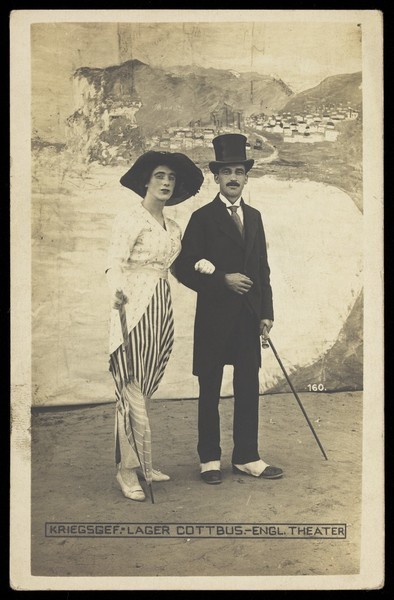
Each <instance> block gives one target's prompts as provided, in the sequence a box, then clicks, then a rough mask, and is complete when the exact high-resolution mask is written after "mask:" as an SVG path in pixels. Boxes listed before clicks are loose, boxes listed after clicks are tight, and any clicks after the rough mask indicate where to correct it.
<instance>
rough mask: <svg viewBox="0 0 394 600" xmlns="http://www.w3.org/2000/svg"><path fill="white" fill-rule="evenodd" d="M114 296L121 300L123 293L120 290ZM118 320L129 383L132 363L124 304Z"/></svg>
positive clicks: (120, 309)
mask: <svg viewBox="0 0 394 600" xmlns="http://www.w3.org/2000/svg"><path fill="white" fill-rule="evenodd" d="M116 296H117V297H118V298H119V300H122V298H123V292H122V291H121V290H116ZM119 318H120V326H121V328H122V335H123V347H124V349H125V352H126V364H127V371H128V374H129V381H130V380H131V377H132V374H133V361H132V358H131V348H130V339H129V332H128V329H127V318H126V309H125V307H124V304H122V305H121V307H120V308H119Z"/></svg>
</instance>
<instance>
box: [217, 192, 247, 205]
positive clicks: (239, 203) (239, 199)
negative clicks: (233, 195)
mask: <svg viewBox="0 0 394 600" xmlns="http://www.w3.org/2000/svg"><path fill="white" fill-rule="evenodd" d="M219 198H220V200H221V201H222V202H224V204H225V205H226V208H228V207H229V206H240V207H241V208H242V204H241V200H242V196H241V198H238V200H237V201H236V202H234V204H233V203H232V202H230V201H229V200H227V198H226V196H223V194H221V193H220V192H219Z"/></svg>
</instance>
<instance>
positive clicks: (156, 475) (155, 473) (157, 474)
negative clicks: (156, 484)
mask: <svg viewBox="0 0 394 600" xmlns="http://www.w3.org/2000/svg"><path fill="white" fill-rule="evenodd" d="M169 480H170V476H169V475H166V474H165V473H162V472H161V471H159V470H158V469H152V481H169Z"/></svg>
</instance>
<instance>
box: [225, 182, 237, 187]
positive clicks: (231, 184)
mask: <svg viewBox="0 0 394 600" xmlns="http://www.w3.org/2000/svg"><path fill="white" fill-rule="evenodd" d="M227 185H228V186H231V187H233V186H235V187H239V183H238V181H230V182H229V183H228V184H227Z"/></svg>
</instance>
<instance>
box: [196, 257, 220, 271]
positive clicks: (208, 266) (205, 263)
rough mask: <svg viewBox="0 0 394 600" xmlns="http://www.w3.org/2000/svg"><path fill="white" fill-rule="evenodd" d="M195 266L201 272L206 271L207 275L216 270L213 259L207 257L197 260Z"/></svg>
mask: <svg viewBox="0 0 394 600" xmlns="http://www.w3.org/2000/svg"><path fill="white" fill-rule="evenodd" d="M194 268H195V270H196V271H198V272H199V273H204V274H205V275H212V273H213V272H214V270H215V265H213V264H212V263H211V261H209V260H207V259H206V258H202V259H201V260H199V261H197V262H196V264H195V265H194Z"/></svg>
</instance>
